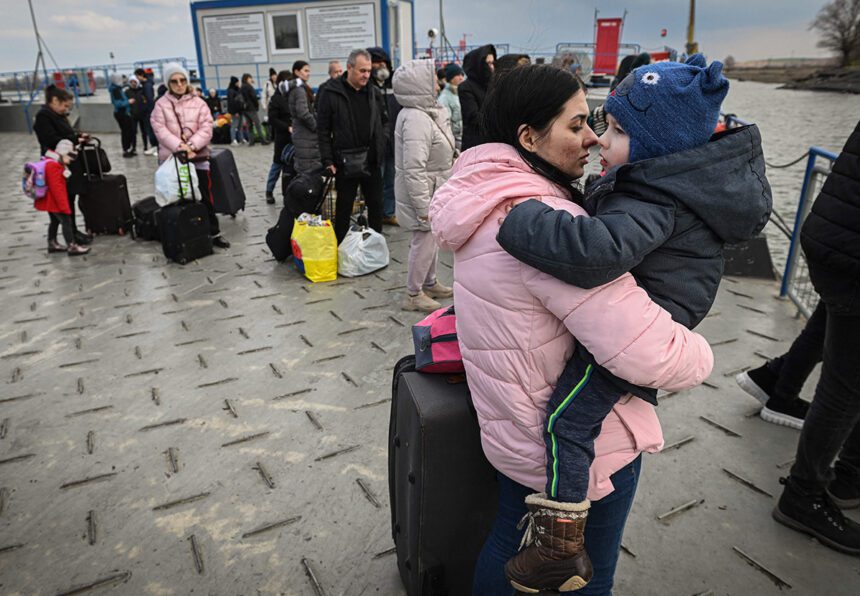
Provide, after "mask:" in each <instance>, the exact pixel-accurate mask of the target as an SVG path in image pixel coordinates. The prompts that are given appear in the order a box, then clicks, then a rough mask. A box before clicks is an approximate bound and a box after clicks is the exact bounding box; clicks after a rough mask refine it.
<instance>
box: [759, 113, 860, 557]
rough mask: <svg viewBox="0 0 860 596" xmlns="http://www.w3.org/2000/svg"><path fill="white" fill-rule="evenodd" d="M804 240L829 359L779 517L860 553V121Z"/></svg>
mask: <svg viewBox="0 0 860 596" xmlns="http://www.w3.org/2000/svg"><path fill="white" fill-rule="evenodd" d="M800 240H801V245H802V246H803V250H804V252H805V253H806V260H807V264H808V266H809V277H810V278H811V280H812V283H813V285H814V286H815V289H816V290H817V291H818V293H819V295H820V296H821V300H822V301H823V302H824V305H825V309H826V312H827V314H826V318H827V322H826V323H825V330H824V352H823V357H824V364H823V366H822V368H821V377H820V379H819V381H818V386H817V387H816V389H815V398H814V399H813V400H812V404H811V405H810V408H809V412H808V413H807V414H806V420H805V421H804V423H803V430H802V431H801V434H800V442H799V444H798V447H797V459H796V460H795V463H794V465H793V466H792V468H791V473H790V474H789V476H788V478H785V479H782V480H781V482H782V483H783V484H784V485H785V489H784V490H783V492H782V496H781V497H780V499H779V503H778V504H777V506H776V507H775V508H774V510H773V517H774V519H775V520H776V521H778V522H779V523H781V524H784V525H786V526H788V527H790V528H792V529H794V530H798V531H800V532H803V533H804V534H809V535H811V536H815V537H816V538H818V540H819V542H821V544H823V545H825V546H829V547H830V548H833V549H836V550H838V551H841V552H844V553H848V554H853V555H860V524H858V523H857V522H855V521H853V520H851V519H848V518H847V517H845V516H844V515H843V514H842V511H841V510H842V509H849V508H852V507H858V506H860V367H858V366H857V363H858V361H860V360H858V356H857V355H858V353H860V123H858V124H857V127H856V128H855V129H854V132H853V133H852V134H851V136H850V137H849V139H848V142H847V143H846V144H845V148H844V149H843V150H842V153H841V154H840V155H839V158H838V159H837V160H836V163H835V164H834V165H833V170H832V171H831V173H830V176H828V178H827V181H826V182H825V183H824V186H823V187H822V189H821V193H820V194H819V195H818V198H817V199H816V200H815V203H814V204H813V206H812V212H811V213H810V214H809V217H808V218H807V219H806V222H805V223H804V224H803V228H802V229H801V236H800ZM837 455H838V456H839V459H838V460H836V464H835V466H834V468H833V471H831V469H830V464H831V463H832V462H833V460H834V459H835V458H836V456H837Z"/></svg>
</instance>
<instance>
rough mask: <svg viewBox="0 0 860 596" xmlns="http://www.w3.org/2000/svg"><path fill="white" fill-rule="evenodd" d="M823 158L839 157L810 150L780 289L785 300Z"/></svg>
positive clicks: (811, 148) (821, 150) (814, 148)
mask: <svg viewBox="0 0 860 596" xmlns="http://www.w3.org/2000/svg"><path fill="white" fill-rule="evenodd" d="M817 157H823V158H826V159H829V160H831V161H836V157H837V155H836V154H835V153H832V152H830V151H827V150H826V149H822V148H821V147H810V148H809V159H808V160H807V161H806V173H805V174H804V175H803V187H802V188H801V189H800V201H798V203H797V213H796V214H795V216H794V229H793V230H792V232H791V244H790V245H789V247H788V258H787V259H786V262H785V272H784V273H783V275H782V285H781V286H780V288H779V295H780V297H782V298H784V297H785V296H787V295H788V286H789V285H790V283H791V275H792V274H793V273H794V261H795V255H796V254H797V251H798V250H800V248H799V247H798V246H797V245H798V243H799V242H800V229H801V228H802V227H803V219H804V218H803V214H804V213H805V212H806V201H807V200H808V197H807V196H806V195H807V194H808V192H809V185H810V184H812V174H813V172H814V170H815V159H816V158H817Z"/></svg>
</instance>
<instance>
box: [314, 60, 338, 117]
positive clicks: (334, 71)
mask: <svg viewBox="0 0 860 596" xmlns="http://www.w3.org/2000/svg"><path fill="white" fill-rule="evenodd" d="M342 74H343V66H341V64H340V60H332V61H331V62H329V63H328V78H327V79H326V80H325V81H323V82H322V83H320V86H319V87H318V88H317V101H316V107H317V108H319V105H320V97H322V94H323V91H325V90H326V87H328V84H329V83H331V82H332V81H335V80H337V79H339V78H340V77H341V75H342Z"/></svg>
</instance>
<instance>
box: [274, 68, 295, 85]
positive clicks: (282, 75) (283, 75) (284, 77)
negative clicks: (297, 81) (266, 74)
mask: <svg viewBox="0 0 860 596" xmlns="http://www.w3.org/2000/svg"><path fill="white" fill-rule="evenodd" d="M292 78H293V73H291V72H290V71H289V70H282V71H281V72H279V73H278V78H277V79H275V84H276V85H280V84H281V83H283V82H284V81H289V80H290V79H292Z"/></svg>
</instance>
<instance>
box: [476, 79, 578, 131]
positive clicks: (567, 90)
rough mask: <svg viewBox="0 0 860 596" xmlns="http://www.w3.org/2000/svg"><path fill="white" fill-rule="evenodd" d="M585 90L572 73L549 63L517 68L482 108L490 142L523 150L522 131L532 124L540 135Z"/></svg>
mask: <svg viewBox="0 0 860 596" xmlns="http://www.w3.org/2000/svg"><path fill="white" fill-rule="evenodd" d="M584 89H585V87H584V85H583V84H582V81H581V80H580V79H579V77H577V76H576V75H575V74H573V73H572V72H570V71H569V70H562V69H560V68H556V67H554V66H549V65H547V64H529V65H524V66H517V67H516V68H514V69H511V70H509V71H508V72H505V73H502V75H501V76H500V77H498V78H496V79H495V80H494V81H493V84H492V85H490V91H489V93H487V98H486V100H485V101H484V105H483V107H482V108H481V113H482V116H481V118H482V122H481V124H482V127H483V130H484V136H485V140H486V142H488V143H507V144H508V145H511V146H513V147H516V148H519V147H520V143H519V130H520V128H521V127H522V125H523V124H528V125H529V126H530V127H531V128H532V129H534V130H535V131H537V132H538V133H540V132H542V131H544V130H546V129H547V127H549V126H550V124H552V121H553V120H554V119H555V118H556V117H557V116H558V115H559V114H561V111H562V109H563V107H564V104H565V103H566V102H567V100H569V99H570V98H571V97H573V96H574V95H576V94H577V93H578V92H580V91H583V90H584Z"/></svg>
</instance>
